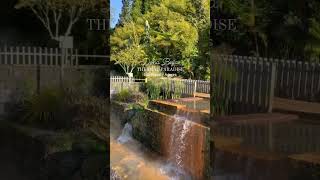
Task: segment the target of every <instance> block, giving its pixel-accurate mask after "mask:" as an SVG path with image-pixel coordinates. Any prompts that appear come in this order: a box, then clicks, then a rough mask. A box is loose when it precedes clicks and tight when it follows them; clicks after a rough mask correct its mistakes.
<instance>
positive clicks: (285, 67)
mask: <svg viewBox="0 0 320 180" xmlns="http://www.w3.org/2000/svg"><path fill="white" fill-rule="evenodd" d="M221 58H223V59H232V60H233V61H250V62H252V63H264V64H266V63H272V64H274V65H275V66H276V79H275V85H274V89H275V90H274V95H275V96H276V97H282V98H287V99H297V100H303V101H313V102H320V63H310V62H304V61H297V60H283V59H273V58H257V57H248V56H220V59H221Z"/></svg>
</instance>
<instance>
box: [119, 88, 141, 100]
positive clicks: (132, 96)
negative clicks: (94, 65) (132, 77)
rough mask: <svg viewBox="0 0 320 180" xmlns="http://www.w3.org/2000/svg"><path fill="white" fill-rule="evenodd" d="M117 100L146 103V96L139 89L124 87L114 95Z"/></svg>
mask: <svg viewBox="0 0 320 180" xmlns="http://www.w3.org/2000/svg"><path fill="white" fill-rule="evenodd" d="M113 99H114V100H115V101H120V102H125V103H139V102H142V103H145V101H146V96H145V95H144V94H143V93H141V92H138V91H133V90H131V89H122V90H121V91H119V92H118V93H116V94H115V95H114V96H113Z"/></svg>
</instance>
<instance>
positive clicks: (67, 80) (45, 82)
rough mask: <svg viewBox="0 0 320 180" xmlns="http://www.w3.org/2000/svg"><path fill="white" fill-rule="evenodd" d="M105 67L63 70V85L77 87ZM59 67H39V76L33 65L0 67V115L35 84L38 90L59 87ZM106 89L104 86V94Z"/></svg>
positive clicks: (33, 87)
mask: <svg viewBox="0 0 320 180" xmlns="http://www.w3.org/2000/svg"><path fill="white" fill-rule="evenodd" d="M105 69H106V67H102V66H100V67H98V66H69V67H64V70H63V84H67V85H73V87H75V88H79V87H77V86H78V85H77V83H78V82H80V81H82V80H84V79H85V78H92V77H94V76H93V75H95V74H98V73H101V71H105ZM60 71H61V69H60V67H59V66H41V67H40V73H39V76H38V75H37V74H38V73H37V72H38V71H37V66H34V65H1V67H0V115H3V114H4V113H5V111H6V104H7V103H10V102H12V101H14V100H15V99H18V98H19V97H20V96H22V95H23V94H25V93H31V92H35V91H36V89H37V84H38V83H39V85H40V89H43V88H45V87H52V86H59V85H60V84H61V81H60ZM103 74H104V75H102V76H105V79H104V81H105V82H107V74H106V71H105V72H104V73H103ZM39 77H40V78H39ZM107 90H108V87H107V85H106V87H105V92H106V93H107V92H108V91H107Z"/></svg>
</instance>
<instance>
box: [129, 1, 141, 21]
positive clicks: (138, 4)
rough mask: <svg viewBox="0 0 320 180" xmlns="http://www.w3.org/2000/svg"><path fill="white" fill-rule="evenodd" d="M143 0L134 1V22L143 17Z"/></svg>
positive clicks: (132, 13) (132, 11) (132, 10)
mask: <svg viewBox="0 0 320 180" xmlns="http://www.w3.org/2000/svg"><path fill="white" fill-rule="evenodd" d="M142 5H143V4H142V0H134V1H133V3H132V9H131V16H132V19H133V21H136V20H137V19H138V18H139V17H141V16H142Z"/></svg>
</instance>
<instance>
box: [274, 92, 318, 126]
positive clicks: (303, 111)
mask: <svg viewBox="0 0 320 180" xmlns="http://www.w3.org/2000/svg"><path fill="white" fill-rule="evenodd" d="M273 111H274V112H283V113H290V114H296V115H299V116H300V117H301V118H304V117H307V118H308V119H312V120H319V122H320V103H313V102H306V101H298V100H290V99H283V98H274V101H273Z"/></svg>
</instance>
